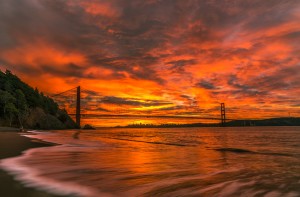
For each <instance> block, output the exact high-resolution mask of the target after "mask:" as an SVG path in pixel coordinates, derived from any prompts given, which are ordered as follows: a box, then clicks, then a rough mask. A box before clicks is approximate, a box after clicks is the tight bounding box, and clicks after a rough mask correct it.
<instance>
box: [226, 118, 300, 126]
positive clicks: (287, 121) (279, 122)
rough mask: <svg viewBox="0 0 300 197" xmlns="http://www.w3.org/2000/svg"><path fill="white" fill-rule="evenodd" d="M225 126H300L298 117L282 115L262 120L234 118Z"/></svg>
mask: <svg viewBox="0 0 300 197" xmlns="http://www.w3.org/2000/svg"><path fill="white" fill-rule="evenodd" d="M226 126H300V118H296V117H283V118H270V119H264V120H235V121H231V122H227V123H226Z"/></svg>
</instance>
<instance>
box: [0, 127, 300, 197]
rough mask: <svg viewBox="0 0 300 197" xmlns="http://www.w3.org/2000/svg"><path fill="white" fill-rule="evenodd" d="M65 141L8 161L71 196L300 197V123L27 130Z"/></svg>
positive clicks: (17, 172)
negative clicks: (225, 126) (219, 126)
mask: <svg viewBox="0 0 300 197" xmlns="http://www.w3.org/2000/svg"><path fill="white" fill-rule="evenodd" d="M27 136H28V137H30V138H36V139H41V140H44V141H49V142H54V143H57V144H59V145H57V146H51V147H42V148H35V149H30V150H27V151H26V152H24V154H23V155H21V156H19V157H15V158H8V159H5V160H1V162H0V166H1V168H2V169H4V170H6V171H8V172H9V173H11V174H13V175H14V176H15V178H16V179H17V180H19V181H21V182H22V183H23V184H25V185H26V186H29V187H35V188H39V189H42V190H46V191H48V192H51V193H54V194H62V195H66V196H87V197H99V196H208V197H213V196H218V197H219V196H224V197H226V196H229V197H231V196H266V197H277V196H278V197H281V196H287V197H297V196H300V127H239V128H143V129H129V128H126V129H124V128H115V129H99V130H90V131H88V130H82V131H81V132H80V131H77V130H66V131H49V132H39V131H32V132H31V134H27Z"/></svg>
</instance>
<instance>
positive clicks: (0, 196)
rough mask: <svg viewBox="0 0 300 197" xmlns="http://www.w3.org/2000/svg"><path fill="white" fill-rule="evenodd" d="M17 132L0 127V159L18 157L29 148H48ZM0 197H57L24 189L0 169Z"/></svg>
mask: <svg viewBox="0 0 300 197" xmlns="http://www.w3.org/2000/svg"><path fill="white" fill-rule="evenodd" d="M17 131H18V130H17V129H11V128H3V127H0V159H4V158H8V157H15V156H18V155H20V154H22V152H23V151H24V150H27V149H29V148H37V147H42V146H49V145H47V144H45V143H42V142H36V141H34V142H33V141H31V140H30V139H29V138H27V137H24V136H20V134H19V133H18V132H17ZM0 197H57V195H52V194H48V193H46V192H44V191H39V190H36V189H32V188H27V187H24V186H23V185H22V184H21V183H19V182H17V181H15V180H14V179H13V177H12V176H11V175H9V174H7V173H6V172H5V171H3V170H1V169H0Z"/></svg>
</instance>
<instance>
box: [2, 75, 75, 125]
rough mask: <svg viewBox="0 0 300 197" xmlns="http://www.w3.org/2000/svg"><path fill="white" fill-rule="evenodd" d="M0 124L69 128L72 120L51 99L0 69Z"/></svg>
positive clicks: (72, 122)
mask: <svg viewBox="0 0 300 197" xmlns="http://www.w3.org/2000/svg"><path fill="white" fill-rule="evenodd" d="M0 126H15V127H24V128H31V129H70V128H76V124H75V122H74V121H73V120H72V119H71V118H70V117H69V116H68V114H67V112H66V111H65V110H62V109H59V107H58V104H57V103H55V102H54V101H53V99H51V98H49V97H48V96H45V95H44V94H43V93H42V92H40V91H39V90H38V89H37V88H35V89H33V88H32V87H30V86H29V85H27V84H26V83H24V82H22V81H21V80H20V79H19V78H18V77H17V76H16V75H14V74H12V73H11V72H10V71H9V70H6V71H5V72H2V71H1V70H0Z"/></svg>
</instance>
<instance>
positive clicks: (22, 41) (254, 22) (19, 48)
mask: <svg viewBox="0 0 300 197" xmlns="http://www.w3.org/2000/svg"><path fill="white" fill-rule="evenodd" d="M299 13H300V2H299V1H298V0H288V1H282V0H268V1H261V0H233V1H227V0H185V1H182V0H163V1H161V0H145V1H140V0H30V1H27V0H0V69H10V70H12V71H13V72H14V73H16V74H17V75H19V76H20V77H21V78H22V79H24V80H25V81H26V82H28V83H29V84H31V85H33V86H37V87H39V88H40V89H41V90H42V91H44V92H46V93H47V94H53V93H55V92H62V91H64V90H67V89H70V88H72V87H75V86H77V85H81V86H82V87H84V88H86V89H89V90H93V91H94V92H99V95H101V98H102V103H103V105H105V104H106V105H108V104H111V105H112V104H115V105H126V107H127V108H130V109H131V108H133V107H135V108H134V109H136V110H153V112H154V111H157V110H161V113H166V114H172V113H173V114H181V113H186V114H188V113H192V114H195V113H199V114H202V115H212V116H213V115H217V116H218V115H219V111H218V106H219V103H220V102H225V103H226V104H227V105H226V106H228V109H229V110H228V116H229V117H230V116H232V118H234V117H245V118H246V117H271V116H287V115H288V113H291V114H292V115H293V114H294V115H295V116H299V115H300V114H299V99H298V97H299V95H300V82H299V78H300V56H299V54H300V45H299V41H300V23H299V21H300V14H299ZM41 81H43V83H41ZM99 95H97V96H99ZM88 96H90V100H89V101H91V100H92V99H93V96H95V95H94V94H93V93H92V92H90V95H88V94H87V95H86V98H88ZM99 98H100V97H99ZM86 102H88V99H87V101H86ZM91 105H92V108H90V110H91V111H97V109H98V111H106V108H105V106H99V105H98V104H96V103H93V104H91ZM124 109H125V108H124ZM254 112H255V113H254Z"/></svg>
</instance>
